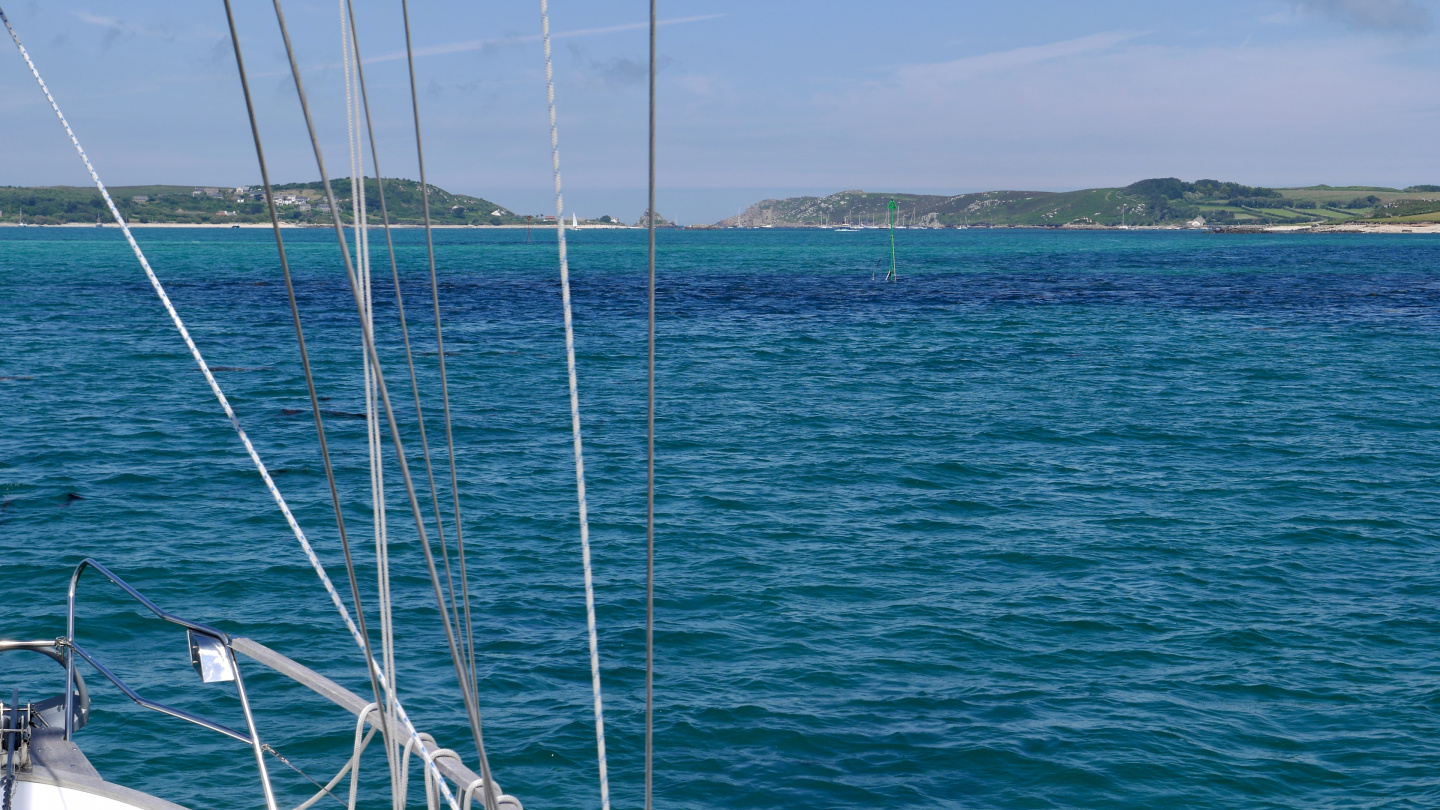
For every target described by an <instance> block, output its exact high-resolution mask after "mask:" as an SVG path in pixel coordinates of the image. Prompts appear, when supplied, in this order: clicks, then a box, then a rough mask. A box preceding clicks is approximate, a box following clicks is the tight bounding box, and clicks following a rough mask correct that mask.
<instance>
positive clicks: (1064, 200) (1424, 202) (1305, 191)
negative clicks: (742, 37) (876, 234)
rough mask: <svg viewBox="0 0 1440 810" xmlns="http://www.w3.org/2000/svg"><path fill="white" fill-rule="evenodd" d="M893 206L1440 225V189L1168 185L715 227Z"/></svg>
mask: <svg viewBox="0 0 1440 810" xmlns="http://www.w3.org/2000/svg"><path fill="white" fill-rule="evenodd" d="M891 199H894V200H895V203H896V206H897V208H898V209H899V210H898V215H899V220H898V224H902V225H905V226H908V227H930V228H944V227H963V226H979V227H1016V226H1021V227H1071V228H1083V227H1097V226H1099V227H1114V226H1118V225H1122V224H1125V225H1134V226H1185V225H1186V224H1189V223H1192V222H1193V223H1195V224H1196V225H1199V224H1200V222H1201V220H1203V222H1204V224H1205V225H1250V224H1254V225H1263V224H1301V223H1316V222H1341V221H1353V220H1370V219H1376V220H1384V219H1393V218H1398V217H1403V218H1405V220H1406V221H1417V220H1416V218H1417V217H1418V218H1422V219H1423V218H1425V217H1431V218H1432V219H1436V220H1440V186H1412V187H1410V188H1407V189H1403V190H1402V189H1393V188H1382V187H1370V186H1363V187H1358V186H1351V187H1334V186H1311V187H1308V188H1284V189H1274V188H1264V187H1258V186H1246V185H1242V184H1239V183H1233V182H1220V181H1217V180H1199V181H1196V182H1194V183H1187V182H1184V181H1182V180H1179V179H1176V178H1173V177H1170V178H1157V179H1152V180H1141V181H1140V182H1138V183H1132V184H1130V185H1128V186H1125V187H1124V188H1093V189H1082V190H1080V191H1066V192H1053V191H986V192H980V193H975V194H960V195H956V196H953V197H946V196H938V195H928V194H903V193H869V192H864V191H842V192H839V193H838V194H831V195H830V196H828V197H791V198H788V199H784V200H763V201H761V202H758V203H756V204H755V205H752V206H750V208H749V209H747V210H746V211H745V212H744V213H742V214H740V215H738V216H734V217H730V218H729V219H726V220H723V221H721V222H719V223H717V225H718V226H719V227H742V228H755V227H778V228H787V227H790V228H796V227H816V226H823V225H826V224H829V225H843V224H846V223H849V224H853V225H868V224H875V225H881V226H883V225H884V224H885V222H886V219H885V217H886V207H887V206H888V204H889V202H890V200H891Z"/></svg>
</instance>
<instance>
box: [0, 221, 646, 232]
mask: <svg viewBox="0 0 1440 810" xmlns="http://www.w3.org/2000/svg"><path fill="white" fill-rule="evenodd" d="M125 224H126V226H128V227H129V228H130V230H132V231H133V230H136V229H138V228H212V229H217V230H223V231H228V230H234V229H253V228H263V229H265V230H270V229H271V227H272V226H271V224H270V223H268V222H236V223H232V224H230V225H216V224H214V223H206V222H148V223H139V222H127V223H125ZM280 227H281V228H284V229H285V230H316V229H321V230H334V228H335V226H334V225H331V224H329V223H326V224H324V225H297V224H295V223H293V222H282V223H280ZM344 227H345V228H347V229H348V228H350V227H351V226H350V225H349V224H346V225H345V226H344ZM430 227H431V228H432V229H434V230H454V231H502V230H512V231H513V230H517V229H520V230H524V229H529V228H543V229H547V230H550V229H554V228H555V223H553V222H537V223H535V224H533V225H431V226H430ZM0 228H89V229H91V230H100V229H114V230H118V229H119V226H117V225H116V224H115V223H113V222H106V223H104V224H102V225H99V226H97V225H95V223H93V222H92V223H85V222H65V223H60V224H56V225H34V224H31V223H29V222H27V223H25V224H24V225H21V224H20V223H18V222H0ZM390 228H391V229H392V230H405V229H408V230H423V229H424V228H425V226H424V225H412V224H409V223H407V224H404V225H401V224H395V223H392V224H391V225H390ZM383 229H384V226H381V225H371V226H370V230H372V231H380V230H383ZM565 230H567V231H605V230H610V231H634V230H644V229H643V228H636V227H635V226H633V225H619V224H613V225H606V224H592V225H579V226H575V225H566V226H565Z"/></svg>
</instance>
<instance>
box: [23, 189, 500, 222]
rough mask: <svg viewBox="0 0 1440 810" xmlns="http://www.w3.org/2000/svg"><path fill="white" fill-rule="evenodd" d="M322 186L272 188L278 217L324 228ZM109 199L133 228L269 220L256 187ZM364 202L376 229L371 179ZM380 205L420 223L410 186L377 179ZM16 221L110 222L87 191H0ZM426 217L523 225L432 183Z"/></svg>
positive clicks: (343, 205) (118, 194) (116, 192)
mask: <svg viewBox="0 0 1440 810" xmlns="http://www.w3.org/2000/svg"><path fill="white" fill-rule="evenodd" d="M323 188H324V187H323V186H322V185H321V183H319V182H318V181H317V182H314V183H289V184H285V185H279V186H275V187H274V190H275V199H276V202H277V210H278V213H279V215H280V218H281V219H282V220H283V221H285V222H290V223H295V224H308V225H326V224H329V223H330V213H329V206H328V205H327V204H326V202H325V195H324V190H323ZM331 188H332V189H333V190H334V192H335V195H336V197H337V201H338V202H339V205H340V209H341V215H340V219H341V221H342V222H345V223H347V224H348V223H349V222H350V221H351V216H350V209H351V203H350V190H351V189H350V180H349V179H348V178H347V179H341V180H334V181H331ZM110 196H111V197H112V198H114V200H115V205H116V206H117V207H118V208H119V209H120V215H121V216H123V217H124V218H125V221H126V222H129V223H132V224H138V225H145V224H170V223H189V224H210V225H230V224H238V223H245V222H269V221H270V216H269V213H268V212H267V210H266V206H265V200H264V195H263V194H262V193H261V189H260V187H258V186H250V187H246V188H216V187H202V186H113V187H111V188H110ZM365 197H366V199H365V202H366V205H365V210H366V212H367V217H368V218H369V220H370V222H371V223H372V224H376V225H378V224H380V203H379V184H378V183H377V182H376V180H375V178H373V177H367V178H366V179H365ZM385 203H386V208H387V209H388V210H389V214H390V221H391V222H392V223H395V224H403V225H419V224H422V223H423V222H424V217H423V214H422V211H421V195H420V184H419V183H417V182H416V181H414V180H406V179H403V178H389V177H387V178H385ZM22 215H23V216H24V220H25V222H28V223H32V224H36V225H62V224H65V223H72V222H80V223H93V222H95V220H96V218H97V217H98V218H99V219H100V221H101V222H106V223H108V222H110V221H111V216H110V212H109V210H108V209H107V208H106V206H105V203H104V201H103V200H102V199H101V197H100V192H99V191H97V190H96V189H93V188H79V187H74V186H50V187H43V188H26V187H17V186H0V222H17V221H19V220H20V217H21V216H22ZM430 215H431V218H432V221H433V222H435V223H436V224H440V225H506V224H518V223H522V222H524V221H525V218H524V217H520V216H517V215H516V214H514V213H513V212H511V211H510V210H509V209H507V208H505V207H504V206H502V205H499V204H497V203H493V202H490V201H489V200H486V199H483V198H480V197H470V196H466V195H464V194H451V193H450V192H448V191H445V190H444V189H442V188H438V187H436V186H433V185H432V186H430Z"/></svg>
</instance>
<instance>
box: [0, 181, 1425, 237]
mask: <svg viewBox="0 0 1440 810" xmlns="http://www.w3.org/2000/svg"><path fill="white" fill-rule="evenodd" d="M331 187H332V188H333V190H334V192H335V195H336V197H337V199H338V202H339V205H340V219H341V221H342V222H343V223H344V224H346V225H349V224H351V202H350V191H351V189H350V180H349V179H348V178H342V179H337V180H334V181H332V182H331ZM274 193H275V203H276V208H277V211H278V213H279V216H280V220H281V222H282V223H284V224H286V225H292V226H312V227H314V226H328V225H330V211H329V206H328V205H327V204H326V202H325V199H324V187H323V186H322V185H321V184H320V183H319V182H309V183H286V184H284V185H278V186H275V187H274ZM428 193H429V197H430V215H431V221H432V223H433V224H436V225H440V226H450V227H517V226H522V227H523V226H533V227H544V226H547V225H548V226H554V224H555V216H554V215H553V214H550V215H545V214H531V215H525V214H519V213H516V212H514V211H513V210H512V209H510V208H508V207H506V206H504V205H501V204H499V203H495V202H491V201H490V200H487V199H484V198H483V197H471V196H468V195H465V194H453V193H451V192H449V191H446V190H445V189H442V188H440V187H438V186H435V185H431V186H430V187H429V192H428ZM110 194H111V196H112V197H113V198H114V199H115V204H116V206H117V207H119V209H120V215H121V216H122V217H124V218H125V221H126V222H127V223H130V224H132V225H211V226H224V225H260V224H268V223H269V221H270V216H269V213H268V211H267V210H266V206H265V195H264V193H263V190H262V189H261V188H259V187H256V186H241V187H237V188H227V187H215V186H116V187H112V188H111V189H110ZM379 197H380V195H379V184H378V182H377V181H376V180H375V178H373V177H367V178H365V203H366V211H367V217H368V218H369V221H370V223H371V224H372V225H376V226H378V225H379V224H380V223H381V220H380V200H379ZM421 199H422V197H421V191H420V184H419V183H418V182H416V181H414V180H408V179H405V178H398V177H387V178H385V202H386V208H387V209H388V212H389V215H390V222H391V224H394V225H399V226H414V225H421V224H423V222H424V215H423V211H422V208H421ZM891 200H894V201H895V205H896V209H897V210H896V212H895V214H893V215H892V216H894V217H895V220H896V224H897V225H898V226H901V227H906V228H967V227H968V228H1070V229H1083V228H1119V227H1133V228H1220V229H1224V230H1242V231H1243V230H1250V229H1271V230H1275V229H1311V230H1314V229H1329V228H1332V227H1333V228H1352V229H1374V228H1379V229H1381V230H1387V229H1391V228H1390V226H1402V225H1420V224H1426V223H1429V224H1430V227H1432V228H1440V185H1419V186H1410V187H1408V188H1388V187H1382V186H1324V185H1321V186H1306V187H1303V188H1266V187H1264V186H1247V185H1242V184H1240V183H1233V182H1221V181H1218V180H1197V181H1195V182H1193V183H1189V182H1185V181H1183V180H1179V179H1177V178H1174V177H1164V178H1155V179H1151V180H1141V181H1140V182H1138V183H1131V184H1130V185H1128V186H1125V187H1123V188H1088V189H1082V190H1080V191H1060V192H1056V191H982V192H975V193H970V194H957V195H954V196H944V195H936V194H909V193H905V192H866V191H859V190H852V191H841V192H838V193H835V194H831V195H829V196H827V197H789V198H786V199H783V200H761V201H760V202H757V203H755V204H754V205H752V206H750V207H749V208H747V209H746V210H745V211H744V212H743V213H741V214H739V215H737V216H733V217H729V218H727V219H723V220H721V221H720V222H717V223H715V224H714V225H692V226H690V227H691V228H700V229H711V228H823V227H843V226H846V225H850V226H854V227H868V226H879V227H883V226H884V225H885V223H886V213H887V208H888V206H889V204H890V201H891ZM572 216H573V215H572ZM647 216H648V214H646V215H642V216H641V217H640V219H639V221H637V222H635V223H634V224H630V225H627V224H626V223H624V222H621V221H620V220H619V219H617V218H615V217H612V216H608V215H607V216H602V217H599V218H595V219H578V220H577V224H578V225H580V226H582V227H591V228H636V227H639V228H643V227H645V225H646V217H647ZM110 220H111V216H110V212H109V211H108V210H107V209H106V207H105V204H104V201H103V200H102V199H101V197H100V192H99V191H97V190H96V189H93V188H88V187H77V186H45V187H20V186H0V225H15V224H20V223H22V222H23V223H25V224H31V225H77V224H95V223H96V222H100V223H103V224H107V225H108V224H110ZM655 224H656V227H662V228H675V227H677V226H676V225H675V224H674V223H673V222H671V221H670V220H668V219H666V218H665V217H664V216H663V215H661V214H659V213H658V212H657V213H656V216H655Z"/></svg>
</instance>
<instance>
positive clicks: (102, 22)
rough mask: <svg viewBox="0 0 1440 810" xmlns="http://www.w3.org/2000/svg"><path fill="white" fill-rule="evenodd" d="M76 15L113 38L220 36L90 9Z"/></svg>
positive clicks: (170, 38) (175, 38) (194, 37)
mask: <svg viewBox="0 0 1440 810" xmlns="http://www.w3.org/2000/svg"><path fill="white" fill-rule="evenodd" d="M75 17H76V19H78V20H80V22H83V23H88V24H90V25H98V26H100V27H101V28H106V29H108V36H110V37H112V38H113V37H115V36H119V35H122V34H133V35H135V36H142V37H151V38H153V39H166V40H197V39H212V38H214V37H217V36H220V34H219V33H214V32H209V31H204V30H201V29H198V28H197V29H195V30H193V31H191V32H190V33H188V34H182V33H179V32H176V31H172V30H169V29H168V28H149V27H147V26H143V25H136V24H134V23H130V22H126V21H125V20H122V19H120V18H118V17H107V16H104V15H100V14H91V13H90V12H88V11H77V12H75Z"/></svg>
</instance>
